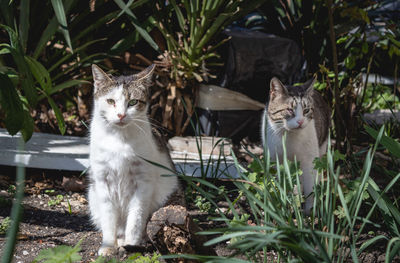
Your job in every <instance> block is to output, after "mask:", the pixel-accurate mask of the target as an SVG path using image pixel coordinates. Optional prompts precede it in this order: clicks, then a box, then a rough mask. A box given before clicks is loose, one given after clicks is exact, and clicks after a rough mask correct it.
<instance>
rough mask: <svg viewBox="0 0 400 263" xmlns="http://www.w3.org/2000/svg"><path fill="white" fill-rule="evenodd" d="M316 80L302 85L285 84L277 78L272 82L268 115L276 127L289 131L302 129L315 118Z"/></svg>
mask: <svg viewBox="0 0 400 263" xmlns="http://www.w3.org/2000/svg"><path fill="white" fill-rule="evenodd" d="M313 84H314V81H313V80H311V81H307V82H306V83H304V84H303V85H301V86H295V87H292V86H287V87H286V86H284V85H283V84H282V83H281V82H280V81H279V80H278V79H277V78H273V79H272V80H271V84H270V86H271V87H270V100H269V104H268V117H269V119H270V121H271V125H272V126H273V127H274V128H276V129H279V130H281V129H284V130H287V131H290V130H295V129H302V128H304V127H306V126H307V125H308V123H309V122H310V121H311V120H312V118H313V111H314V107H313V101H312V92H313Z"/></svg>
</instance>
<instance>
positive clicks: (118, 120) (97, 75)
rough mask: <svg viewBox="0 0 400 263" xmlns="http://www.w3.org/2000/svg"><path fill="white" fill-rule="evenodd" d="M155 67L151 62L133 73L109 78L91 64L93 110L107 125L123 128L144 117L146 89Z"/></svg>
mask: <svg viewBox="0 0 400 263" xmlns="http://www.w3.org/2000/svg"><path fill="white" fill-rule="evenodd" d="M154 68H155V67H154V65H153V66H150V67H148V68H146V69H145V70H144V71H142V72H140V73H138V74H135V75H131V76H120V77H112V76H108V75H107V74H106V73H105V72H104V71H102V70H101V69H100V68H99V67H98V66H96V65H92V73H93V80H94V100H95V110H98V111H99V112H100V116H102V117H103V119H104V120H105V121H106V123H107V125H111V126H113V127H118V128H124V127H127V126H129V125H131V124H132V123H134V122H135V121H137V122H140V121H142V122H143V121H145V120H146V113H147V103H148V88H149V86H150V85H151V77H152V74H153V71H154Z"/></svg>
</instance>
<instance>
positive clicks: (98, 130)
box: [88, 65, 178, 255]
mask: <svg viewBox="0 0 400 263" xmlns="http://www.w3.org/2000/svg"><path fill="white" fill-rule="evenodd" d="M154 68H155V66H154V65H153V66H150V67H148V68H146V69H145V70H144V71H142V72H140V73H138V74H135V75H131V76H119V77H114V76H109V75H107V74H106V73H104V72H103V71H102V70H101V69H100V68H99V67H98V66H96V65H92V73H93V79H94V109H93V118H92V122H91V126H90V176H89V177H90V186H89V195H88V200H89V207H90V214H91V217H92V220H93V222H94V224H95V225H96V226H97V227H98V228H99V229H100V230H101V232H102V234H103V240H102V245H101V247H100V249H99V254H100V255H109V254H111V253H113V251H115V250H114V249H115V248H116V247H117V246H126V245H138V244H139V243H140V241H141V240H142V235H143V232H144V229H145V227H146V224H147V220H148V218H149V216H150V215H151V214H152V213H153V212H154V211H155V210H157V209H158V208H159V207H161V206H162V205H163V204H164V203H165V202H166V201H167V199H168V197H169V196H170V195H171V193H173V192H174V191H175V190H177V188H178V180H177V178H176V177H175V176H172V177H165V176H161V175H163V174H168V173H169V172H168V171H167V170H166V169H163V168H160V167H157V166H155V165H152V164H150V163H148V162H147V161H145V160H144V159H146V160H151V161H153V162H155V163H158V164H161V165H163V166H164V167H168V168H169V169H174V166H173V163H172V161H171V158H170V155H169V152H168V150H167V149H166V147H165V145H162V144H160V143H159V141H158V139H157V138H156V136H155V135H153V133H152V126H151V124H150V122H149V119H148V117H147V110H148V106H149V104H148V95H149V94H148V93H149V91H148V88H149V86H150V85H151V83H152V80H151V79H152V74H153V71H154Z"/></svg>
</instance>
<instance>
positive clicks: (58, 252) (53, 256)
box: [33, 240, 160, 263]
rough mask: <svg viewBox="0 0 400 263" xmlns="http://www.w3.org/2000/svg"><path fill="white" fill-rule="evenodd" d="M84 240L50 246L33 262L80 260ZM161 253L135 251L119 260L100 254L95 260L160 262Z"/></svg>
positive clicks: (106, 261)
mask: <svg viewBox="0 0 400 263" xmlns="http://www.w3.org/2000/svg"><path fill="white" fill-rule="evenodd" d="M81 243H82V240H80V241H79V242H78V244H76V245H75V246H74V247H70V246H65V245H61V246H57V247H55V248H49V249H45V250H42V251H40V253H39V255H38V256H37V257H36V258H35V260H34V261H33V262H43V263H72V262H80V261H81V260H82V257H81V256H80V255H79V251H80V250H81ZM159 258H160V255H158V254H156V253H154V254H153V255H149V256H142V255H141V254H140V253H135V254H133V255H131V256H129V257H128V258H127V259H126V260H124V261H119V260H117V259H115V258H111V259H107V258H105V257H102V256H99V257H98V258H97V259H96V260H95V261H94V262H97V263H119V262H121V263H160V261H159Z"/></svg>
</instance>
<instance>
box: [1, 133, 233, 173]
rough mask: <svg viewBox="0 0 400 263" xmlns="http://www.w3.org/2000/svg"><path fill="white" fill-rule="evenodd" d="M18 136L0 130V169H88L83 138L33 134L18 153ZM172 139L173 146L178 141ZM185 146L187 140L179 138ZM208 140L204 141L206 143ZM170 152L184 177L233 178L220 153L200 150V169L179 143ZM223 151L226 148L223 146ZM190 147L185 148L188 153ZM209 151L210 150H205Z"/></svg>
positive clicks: (229, 159)
mask: <svg viewBox="0 0 400 263" xmlns="http://www.w3.org/2000/svg"><path fill="white" fill-rule="evenodd" d="M20 140H21V136H20V135H19V134H18V135H15V136H10V135H9V134H8V132H7V130H5V129H0V165H7V166H17V165H24V166H25V167H29V168H40V169H54V170H66V171H84V170H86V169H87V168H88V167H89V141H88V138H85V137H75V136H61V135H54V134H47V133H34V134H33V135H32V138H31V139H30V140H29V141H28V142H27V143H26V144H25V146H24V149H19V147H18V143H19V141H20ZM179 140H180V139H179V138H175V139H174V142H175V143H176V142H177V141H179ZM182 140H184V141H185V143H184V144H187V139H185V138H182ZM208 141H209V140H205V143H207V142H208ZM191 142H192V143H194V141H193V140H191ZM178 144H179V145H180V146H179V148H178V149H176V150H172V151H171V157H172V159H173V162H174V164H175V167H176V169H177V171H179V172H182V173H184V174H185V175H188V176H196V177H201V176H203V175H207V177H221V176H222V177H224V178H226V177H229V175H230V176H233V177H236V176H237V171H236V168H235V165H234V163H233V159H232V157H231V156H226V157H224V158H221V157H220V152H218V154H216V152H215V151H214V152H212V151H210V152H207V151H204V150H203V153H202V159H203V164H202V165H201V162H200V159H199V156H198V154H197V153H194V152H191V151H187V150H185V148H184V147H182V145H184V144H182V143H178ZM225 147H226V146H225ZM192 148H193V145H191V144H190V145H188V149H192ZM208 148H209V149H212V147H208Z"/></svg>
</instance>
